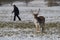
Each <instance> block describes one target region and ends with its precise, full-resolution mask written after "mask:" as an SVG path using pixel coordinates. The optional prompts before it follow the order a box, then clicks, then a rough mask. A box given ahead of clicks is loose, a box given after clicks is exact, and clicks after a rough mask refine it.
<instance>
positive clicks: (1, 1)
mask: <svg viewBox="0 0 60 40" xmlns="http://www.w3.org/2000/svg"><path fill="white" fill-rule="evenodd" d="M15 1H20V2H25V3H26V6H28V3H29V2H30V1H33V0H0V4H4V3H10V4H12V3H13V2H15Z"/></svg>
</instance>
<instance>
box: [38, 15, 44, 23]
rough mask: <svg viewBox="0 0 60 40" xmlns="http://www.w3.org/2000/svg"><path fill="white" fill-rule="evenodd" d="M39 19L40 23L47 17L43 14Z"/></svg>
mask: <svg viewBox="0 0 60 40" xmlns="http://www.w3.org/2000/svg"><path fill="white" fill-rule="evenodd" d="M37 19H38V21H39V22H40V23H41V22H45V17H43V16H39V17H38V18H37Z"/></svg>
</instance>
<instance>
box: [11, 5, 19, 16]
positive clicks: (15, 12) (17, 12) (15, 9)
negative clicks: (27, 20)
mask: <svg viewBox="0 0 60 40" xmlns="http://www.w3.org/2000/svg"><path fill="white" fill-rule="evenodd" d="M13 6H14V10H13V11H12V13H13V12H14V14H15V15H19V9H18V8H17V7H16V5H13Z"/></svg>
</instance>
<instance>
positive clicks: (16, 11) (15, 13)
mask: <svg viewBox="0 0 60 40" xmlns="http://www.w3.org/2000/svg"><path fill="white" fill-rule="evenodd" d="M13 7H14V10H13V11H12V13H14V19H13V20H14V21H15V20H16V17H18V19H19V20H20V21H21V18H20V17H19V9H18V7H17V6H16V5H13Z"/></svg>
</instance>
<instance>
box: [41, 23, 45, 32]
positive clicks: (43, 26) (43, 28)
mask: <svg viewBox="0 0 60 40" xmlns="http://www.w3.org/2000/svg"><path fill="white" fill-rule="evenodd" d="M41 25H42V32H45V23H42V24H41Z"/></svg>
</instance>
